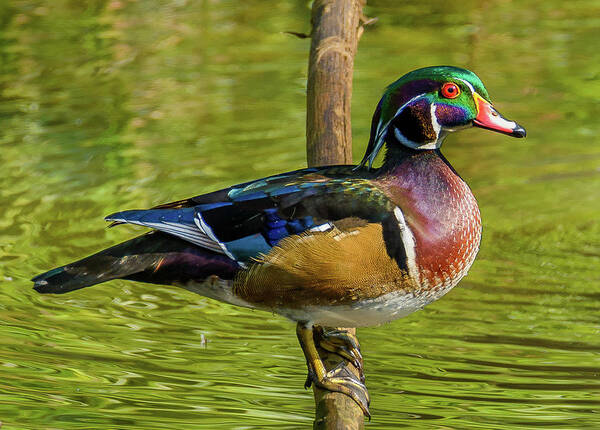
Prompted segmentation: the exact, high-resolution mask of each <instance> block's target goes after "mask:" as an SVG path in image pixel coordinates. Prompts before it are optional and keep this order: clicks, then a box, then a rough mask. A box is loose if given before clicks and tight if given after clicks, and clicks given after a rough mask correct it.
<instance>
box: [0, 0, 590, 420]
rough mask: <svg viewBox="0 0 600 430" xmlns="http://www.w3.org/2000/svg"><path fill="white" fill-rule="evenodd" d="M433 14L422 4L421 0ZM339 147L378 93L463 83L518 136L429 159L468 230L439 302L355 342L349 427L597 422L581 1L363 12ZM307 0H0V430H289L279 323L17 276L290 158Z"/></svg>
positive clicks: (359, 145) (585, 21) (148, 295)
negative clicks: (451, 176) (523, 132)
mask: <svg viewBox="0 0 600 430" xmlns="http://www.w3.org/2000/svg"><path fill="white" fill-rule="evenodd" d="M424 3H425V4H429V5H430V6H424V5H423V4H424ZM367 13H368V14H369V15H370V16H378V17H379V21H378V23H377V24H376V25H375V26H373V27H371V28H369V29H368V30H367V31H366V32H365V34H364V36H363V38H362V40H361V42H360V48H359V52H358V56H357V58H356V70H355V80H354V102H353V103H354V104H353V129H354V155H355V160H358V159H359V157H360V156H361V155H362V151H363V150H364V147H365V144H366V140H367V138H368V130H369V122H370V117H371V113H372V111H373V109H374V107H375V104H376V103H377V101H378V98H379V95H380V93H381V91H382V89H383V87H384V86H385V85H387V84H388V83H390V82H392V81H393V80H395V79H396V78H398V77H399V76H400V75H402V74H404V73H405V72H407V71H409V70H412V69H414V68H417V67H421V66H427V65H433V64H453V65H458V66H463V67H468V68H470V69H472V70H474V71H475V72H476V73H478V74H479V76H480V77H481V78H482V79H483V81H484V82H485V84H486V86H487V88H488V90H489V92H490V95H491V96H492V98H493V100H494V101H495V104H496V106H497V107H498V109H499V110H500V111H501V112H502V113H504V114H505V115H506V116H507V117H508V118H511V119H514V120H516V121H518V122H519V123H521V124H522V125H523V126H525V128H527V131H528V137H527V139H526V140H517V139H511V138H509V137H506V136H501V135H498V134H494V133H490V132H486V131H484V130H479V129H477V130H475V129H474V130H469V131H465V132H462V133H460V134H458V135H455V136H452V137H451V138H449V139H448V141H447V142H446V144H445V149H444V153H445V154H446V156H447V157H448V158H449V159H450V161H451V162H452V163H453V165H454V166H455V167H456V169H457V170H458V171H459V172H460V173H461V175H462V176H463V177H464V178H465V179H466V180H467V181H468V183H469V184H470V185H471V187H472V188H473V191H474V193H475V195H476V196H477V198H478V200H479V204H480V207H481V212H482V216H483V224H484V238H483V242H482V247H481V252H480V254H479V257H478V259H477V261H476V263H475V265H474V266H473V268H472V270H471V271H470V273H469V275H468V277H467V278H466V279H465V280H464V281H463V282H462V283H461V284H460V286H459V287H458V288H456V289H454V290H453V291H452V292H451V293H449V294H448V295H447V296H446V297H445V298H444V299H442V300H440V301H438V302H436V303H435V304H432V305H430V306H429V307H427V308H426V309H425V310H423V311H421V312H418V313H416V314H413V315H411V316H410V317H407V318H405V319H402V320H398V321H396V322H394V323H391V324H388V325H386V326H382V327H376V328H369V329H363V330H360V331H359V335H360V339H361V342H362V348H363V353H364V355H365V359H366V375H367V385H368V387H369V390H370V393H371V396H372V399H373V400H372V406H371V411H372V414H373V420H372V421H371V422H370V423H368V428H373V429H378V428H414V429H458V430H461V429H511V430H512V429H530V428H544V429H546V428H551V429H575V428H577V429H592V428H600V275H599V269H600V222H599V221H598V217H599V214H600V139H599V138H598V135H599V134H600V125H599V121H598V117H599V116H600V96H599V94H600V72H599V70H600V49H599V42H598V28H599V27H600V18H599V17H600V5H599V4H598V2H597V1H596V0H580V1H571V2H560V1H556V0H549V1H545V2H538V1H532V0H530V1H519V2H516V1H506V0H492V1H488V2H483V1H466V2H462V3H454V4H453V3H448V2H446V1H430V2H422V1H417V0H410V1H392V0H387V1H383V0H381V1H375V0H373V1H369V7H368V9H367ZM288 30H290V31H308V30H309V9H308V5H307V2H306V1H291V0H288V1H276V2H265V1H258V0H251V1H249V0H244V1H233V0H231V1H218V0H212V1H185V0H172V1H166V0H164V1H154V0H143V1H142V0H138V1H135V0H113V1H101V0H97V1H85V2H84V1H67V0H54V1H52V2H44V1H42V0H37V1H36V0H4V1H2V2H0V160H1V164H0V166H1V172H0V207H1V209H0V283H1V284H0V285H1V288H0V294H1V296H0V421H2V422H3V424H4V426H3V427H2V428H3V429H4V428H6V429H41V428H48V429H117V428H118V429H172V428H178V429H196V428H206V429H262V428H290V429H295V428H310V425H311V423H312V416H313V401H312V395H311V393H310V392H306V391H304V389H303V388H302V385H303V383H304V377H305V373H304V372H305V365H304V359H303V358H302V354H301V351H300V349H299V347H298V345H297V341H296V338H295V334H294V327H293V325H292V324H291V323H290V322H288V321H286V320H284V319H283V318H280V317H278V316H274V315H271V314H267V313H262V312H253V311H248V310H244V309H238V308H235V307H232V306H228V305H224V304H221V303H217V302H214V301H210V300H208V299H204V298H202V297H199V296H196V295H193V294H192V293H188V292H186V291H183V290H178V289H174V288H167V287H154V286H148V285H143V284H136V283H132V282H124V281H115V282H111V283H108V284H105V285H101V286H97V287H94V288H89V289H84V290H80V291H77V292H75V293H72V294H68V295H62V296H42V295H39V294H37V293H35V292H34V291H33V290H31V288H30V287H31V284H30V282H28V279H29V278H30V277H31V276H33V275H35V274H37V273H39V272H42V271H45V270H47V269H49V268H51V267H54V266H56V265H61V264H64V263H66V262H69V261H70V260H72V259H76V258H79V257H81V256H84V255H87V254H89V253H92V252H94V251H96V250H98V249H100V248H102V247H105V246H108V245H110V244H113V243H115V242H118V241H121V240H125V239H127V238H129V237H132V236H134V235H136V234H139V233H140V232H141V231H143V229H136V228H132V227H119V228H114V229H110V230H107V229H106V227H105V223H104V222H103V220H102V217H103V216H104V215H106V214H109V213H112V212H114V211H116V210H119V209H130V208H145V207H148V206H151V205H154V204H158V203H162V202H166V201H171V200H175V199H180V198H184V197H189V196H191V195H195V194H200V193H204V192H208V191H211V190H214V189H216V188H219V187H223V186H226V185H229V184H232V183H236V182H240V181H245V180H249V179H253V178H258V177H262V176H265V175H269V174H273V173H276V172H280V171H286V170H291V169H296V168H300V167H303V166H304V163H305V158H304V157H305V156H304V153H305V149H304V144H305V142H304V109H305V107H304V106H305V98H304V97H305V87H304V86H305V81H306V63H307V52H308V44H309V42H308V41H307V40H300V39H297V38H294V37H291V36H289V35H285V34H282V32H284V31H288Z"/></svg>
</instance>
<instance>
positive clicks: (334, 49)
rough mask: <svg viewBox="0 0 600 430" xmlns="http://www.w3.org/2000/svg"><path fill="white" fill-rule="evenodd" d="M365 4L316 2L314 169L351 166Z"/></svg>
mask: <svg viewBox="0 0 600 430" xmlns="http://www.w3.org/2000/svg"><path fill="white" fill-rule="evenodd" d="M365 4H366V0H315V1H314V2H313V6H312V17H311V21H312V32H311V35H312V36H311V45H310V58H309V63H308V88H307V106H306V108H307V109H306V144H307V147H306V149H307V159H308V165H309V166H315V165H321V166H322V165H330V164H351V163H352V127H351V122H350V107H351V100H352V74H353V72H354V55H355V54H356V48H357V46H358V39H359V36H360V33H362V22H363V20H362V18H363V14H362V8H363V6H364V5H365Z"/></svg>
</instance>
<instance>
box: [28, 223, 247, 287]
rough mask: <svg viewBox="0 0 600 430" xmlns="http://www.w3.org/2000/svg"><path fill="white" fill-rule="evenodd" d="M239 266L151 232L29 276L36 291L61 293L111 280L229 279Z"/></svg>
mask: <svg viewBox="0 0 600 430" xmlns="http://www.w3.org/2000/svg"><path fill="white" fill-rule="evenodd" d="M238 270H239V266H238V264H237V263H236V262H234V261H233V260H231V259H229V258H228V257H226V256H225V255H222V254H218V253H216V252H213V251H211V250H208V249H204V248H200V247H198V246H195V245H193V244H191V243H189V242H186V241H185V240H182V239H179V238H177V237H175V236H171V235H169V234H166V233H162V232H159V231H153V232H150V233H147V234H145V235H142V236H139V237H136V238H134V239H131V240H128V241H126V242H123V243H120V244H118V245H116V246H113V247H111V248H108V249H105V250H103V251H100V252H98V253H97V254H94V255H91V256H89V257H86V258H84V259H82V260H79V261H75V262H73V263H70V264H67V265H66V266H62V267H57V268H56V269H52V270H50V271H48V272H46V273H42V274H41V275H38V276H36V277H35V278H33V279H32V281H33V282H34V286H33V288H34V289H35V290H36V291H37V292H39V293H44V294H46V293H52V294H62V293H67V292H69V291H73V290H78V289H80V288H85V287H90V286H92V285H96V284H99V283H101V282H106V281H110V280H113V279H130V280H135V281H141V282H149V283H152V284H163V285H165V284H166V285H171V284H178V283H181V284H185V283H187V282H189V281H201V280H203V279H206V278H207V277H209V276H211V275H216V276H218V277H219V278H221V279H233V277H234V276H235V274H236V273H237V271H238Z"/></svg>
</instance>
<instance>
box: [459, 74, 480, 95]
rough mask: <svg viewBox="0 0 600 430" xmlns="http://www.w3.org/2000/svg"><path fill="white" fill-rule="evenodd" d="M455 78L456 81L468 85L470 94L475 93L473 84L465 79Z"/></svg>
mask: <svg viewBox="0 0 600 430" xmlns="http://www.w3.org/2000/svg"><path fill="white" fill-rule="evenodd" d="M456 80H457V81H461V82H462V83H463V84H465V85H466V86H467V87H469V89H470V90H471V94H475V93H476V91H475V88H473V85H471V83H470V82H468V81H465V80H464V79H460V78H457V79H456Z"/></svg>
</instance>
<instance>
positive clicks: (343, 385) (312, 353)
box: [296, 322, 371, 417]
mask: <svg viewBox="0 0 600 430" xmlns="http://www.w3.org/2000/svg"><path fill="white" fill-rule="evenodd" d="M296 334H297V335H298V340H299V341H300V346H301V347H302V351H303V352H304V356H305V357H306V361H307V364H308V376H309V378H310V382H312V383H314V384H315V385H316V386H317V387H320V388H323V389H325V390H329V391H336V392H339V393H343V394H346V395H347V396H350V397H351V398H352V399H353V400H354V401H355V402H356V403H357V404H358V405H359V406H360V408H361V409H362V411H363V413H364V414H365V415H366V416H367V417H370V416H371V414H370V413H369V402H370V398H369V392H368V391H367V387H365V385H364V384H363V383H362V382H361V381H359V380H358V379H356V377H355V376H354V375H353V374H352V373H350V372H348V370H347V369H346V368H345V366H343V365H340V366H337V367H336V368H335V369H333V370H331V371H329V372H327V369H326V368H325V365H324V364H323V361H322V360H321V357H319V352H318V351H317V346H316V344H315V339H314V334H313V327H312V326H310V325H308V324H307V323H304V322H299V323H298V325H297V326H296ZM336 353H337V352H336ZM306 385H307V387H308V386H310V383H309V382H308V381H307V384H306Z"/></svg>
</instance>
